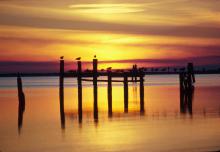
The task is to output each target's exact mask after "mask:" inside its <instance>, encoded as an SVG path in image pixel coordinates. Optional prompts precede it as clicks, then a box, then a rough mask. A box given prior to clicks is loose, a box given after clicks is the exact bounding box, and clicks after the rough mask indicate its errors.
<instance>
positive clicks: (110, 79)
mask: <svg viewBox="0 0 220 152" xmlns="http://www.w3.org/2000/svg"><path fill="white" fill-rule="evenodd" d="M107 72H108V115H109V116H110V117H111V116H112V76H111V69H109V70H108V71H107Z"/></svg>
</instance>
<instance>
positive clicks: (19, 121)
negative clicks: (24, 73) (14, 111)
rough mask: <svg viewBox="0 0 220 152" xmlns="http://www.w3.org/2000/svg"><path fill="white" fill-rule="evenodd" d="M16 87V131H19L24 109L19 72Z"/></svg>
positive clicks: (23, 96)
mask: <svg viewBox="0 0 220 152" xmlns="http://www.w3.org/2000/svg"><path fill="white" fill-rule="evenodd" d="M17 87H18V101H19V105H18V132H19V133H20V130H21V128H22V123H23V113H24V111H25V95H24V92H23V89H22V80H21V76H20V74H18V76H17Z"/></svg>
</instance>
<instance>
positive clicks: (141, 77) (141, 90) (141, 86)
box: [140, 71, 144, 113]
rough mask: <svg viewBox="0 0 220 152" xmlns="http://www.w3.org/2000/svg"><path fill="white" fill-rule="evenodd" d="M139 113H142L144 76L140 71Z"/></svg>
mask: <svg viewBox="0 0 220 152" xmlns="http://www.w3.org/2000/svg"><path fill="white" fill-rule="evenodd" d="M140 112H141V113H144V74H143V72H142V71H140Z"/></svg>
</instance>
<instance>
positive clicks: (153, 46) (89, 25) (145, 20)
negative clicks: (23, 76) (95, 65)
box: [0, 0, 220, 62]
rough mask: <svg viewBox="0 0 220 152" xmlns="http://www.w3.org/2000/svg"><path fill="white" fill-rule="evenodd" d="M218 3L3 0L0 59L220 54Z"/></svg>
mask: <svg viewBox="0 0 220 152" xmlns="http://www.w3.org/2000/svg"><path fill="white" fill-rule="evenodd" d="M219 6H220V1H216V0H210V1H206V0H194V1H189V0H154V1H153V0H137V1H135V2H134V1H131V0H117V1H116V0H107V1H98V0H74V1H71V0H63V1H58V0H44V1H38V0H31V1H24V0H12V1H0V18H1V20H0V53H1V55H0V61H1V62H5V61H22V62H24V61H36V62H38V61H56V60H58V59H59V56H65V59H67V60H69V61H70V60H72V59H74V58H76V57H78V56H81V57H82V59H83V60H86V61H90V60H91V59H92V57H93V55H94V54H96V55H97V57H98V58H99V59H100V60H127V59H128V60H129V59H131V60H134V59H179V58H194V57H206V56H207V57H210V56H214V57H216V56H220V28H219V27H220V26H219V25H220V8H219ZM210 62H211V60H210Z"/></svg>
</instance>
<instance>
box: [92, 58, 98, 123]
mask: <svg viewBox="0 0 220 152" xmlns="http://www.w3.org/2000/svg"><path fill="white" fill-rule="evenodd" d="M97 64H98V60H97V59H96V58H95V59H93V95H94V103H93V105H94V119H95V120H98V87H97V76H98V73H97V66H98V65H97Z"/></svg>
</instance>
